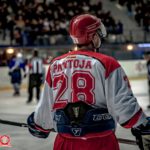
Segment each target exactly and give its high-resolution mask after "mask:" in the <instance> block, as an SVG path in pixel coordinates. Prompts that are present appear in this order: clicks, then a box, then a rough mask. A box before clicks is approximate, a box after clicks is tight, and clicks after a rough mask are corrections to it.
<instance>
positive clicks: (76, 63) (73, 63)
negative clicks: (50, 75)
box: [53, 59, 92, 73]
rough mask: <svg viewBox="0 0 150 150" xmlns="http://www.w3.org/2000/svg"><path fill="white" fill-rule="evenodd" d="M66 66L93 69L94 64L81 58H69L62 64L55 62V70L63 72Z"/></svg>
mask: <svg viewBox="0 0 150 150" xmlns="http://www.w3.org/2000/svg"><path fill="white" fill-rule="evenodd" d="M65 68H70V69H71V68H82V69H91V68H92V64H91V61H90V60H79V59H68V60H66V61H64V62H63V63H62V64H59V63H58V64H54V66H53V72H54V73H56V72H61V71H63V70H64V69H65Z"/></svg>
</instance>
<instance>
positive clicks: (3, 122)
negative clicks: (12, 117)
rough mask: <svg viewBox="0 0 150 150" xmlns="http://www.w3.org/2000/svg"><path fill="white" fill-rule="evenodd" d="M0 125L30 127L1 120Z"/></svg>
mask: <svg viewBox="0 0 150 150" xmlns="http://www.w3.org/2000/svg"><path fill="white" fill-rule="evenodd" d="M0 123H1V124H7V125H12V126H18V127H28V125H27V124H26V123H20V122H14V121H8V120H2V119H0Z"/></svg>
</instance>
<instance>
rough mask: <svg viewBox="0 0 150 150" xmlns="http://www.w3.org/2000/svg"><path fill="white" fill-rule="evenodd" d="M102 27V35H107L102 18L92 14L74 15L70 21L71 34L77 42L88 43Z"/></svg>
mask: <svg viewBox="0 0 150 150" xmlns="http://www.w3.org/2000/svg"><path fill="white" fill-rule="evenodd" d="M98 29H100V33H101V34H100V36H101V37H105V36H106V29H105V27H104V25H103V23H102V22H101V20H100V19H99V18H97V17H95V16H93V15H90V14H83V15H78V16H76V17H74V18H73V19H72V20H71V21H70V28H69V32H70V36H71V38H72V40H73V42H74V43H75V44H88V43H90V42H91V41H92V38H93V36H94V34H95V33H96V32H97V31H98Z"/></svg>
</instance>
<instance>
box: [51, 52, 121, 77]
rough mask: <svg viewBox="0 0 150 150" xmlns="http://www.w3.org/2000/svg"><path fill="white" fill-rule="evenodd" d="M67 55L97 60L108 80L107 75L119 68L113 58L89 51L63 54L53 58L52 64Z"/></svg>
mask: <svg viewBox="0 0 150 150" xmlns="http://www.w3.org/2000/svg"><path fill="white" fill-rule="evenodd" d="M69 55H86V56H89V57H93V58H95V59H98V60H99V61H100V62H101V63H102V64H103V66H104V68H105V69H106V72H105V78H108V77H109V75H110V74H111V73H112V72H113V71H114V70H116V69H117V68H119V67H120V64H119V63H118V62H117V61H116V60H115V59H114V58H112V57H110V56H107V55H104V54H100V53H96V52H93V51H89V50H78V51H72V52H69V53H67V54H64V55H62V56H60V57H57V58H55V59H54V60H53V62H54V61H56V60H60V59H62V58H65V57H67V56H69Z"/></svg>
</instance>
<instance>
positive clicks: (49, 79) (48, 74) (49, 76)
mask: <svg viewBox="0 0 150 150" xmlns="http://www.w3.org/2000/svg"><path fill="white" fill-rule="evenodd" d="M46 81H47V83H48V85H49V86H51V83H52V80H51V74H50V66H49V68H48V72H47V75H46Z"/></svg>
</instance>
